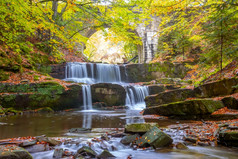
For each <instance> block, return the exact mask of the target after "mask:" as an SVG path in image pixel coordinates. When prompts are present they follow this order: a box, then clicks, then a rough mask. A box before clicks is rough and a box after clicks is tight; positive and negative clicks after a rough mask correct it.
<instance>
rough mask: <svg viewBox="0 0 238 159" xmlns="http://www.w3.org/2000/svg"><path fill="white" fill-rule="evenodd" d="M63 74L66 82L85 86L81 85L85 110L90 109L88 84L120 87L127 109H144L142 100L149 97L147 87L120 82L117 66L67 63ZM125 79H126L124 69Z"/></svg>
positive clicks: (118, 67) (90, 101)
mask: <svg viewBox="0 0 238 159" xmlns="http://www.w3.org/2000/svg"><path fill="white" fill-rule="evenodd" d="M124 67H125V66H124ZM65 74H66V75H65V76H66V79H65V80H66V81H74V82H78V83H85V84H87V85H83V102H84V109H85V110H89V109H92V98H91V88H90V84H95V83H116V84H119V85H122V86H123V87H124V88H125V89H126V106H128V107H129V109H143V108H145V102H144V99H145V97H146V96H148V95H149V91H148V87H147V86H140V85H129V84H127V83H125V82H122V79H121V72H120V66H119V65H112V64H101V63H95V64H93V63H89V64H87V63H78V62H70V63H67V66H66V72H65ZM125 77H126V78H127V72H126V68H125ZM90 99H91V100H90Z"/></svg>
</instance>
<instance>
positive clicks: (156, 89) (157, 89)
mask: <svg viewBox="0 0 238 159" xmlns="http://www.w3.org/2000/svg"><path fill="white" fill-rule="evenodd" d="M148 88H149V94H150V95H151V94H158V93H161V92H164V91H165V90H166V88H165V86H162V85H149V86H148Z"/></svg>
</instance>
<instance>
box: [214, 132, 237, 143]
mask: <svg viewBox="0 0 238 159" xmlns="http://www.w3.org/2000/svg"><path fill="white" fill-rule="evenodd" d="M218 142H219V143H220V144H223V145H226V146H235V147H238V131H237V130H229V129H225V130H222V131H220V133H219V137H218Z"/></svg>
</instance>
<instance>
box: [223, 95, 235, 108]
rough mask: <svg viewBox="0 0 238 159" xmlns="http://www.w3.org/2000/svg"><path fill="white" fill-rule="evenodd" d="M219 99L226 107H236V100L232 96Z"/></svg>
mask: <svg viewBox="0 0 238 159" xmlns="http://www.w3.org/2000/svg"><path fill="white" fill-rule="evenodd" d="M221 101H222V102H223V104H224V105H225V107H227V108H230V109H238V100H237V99H235V98H233V97H225V98H223V99H222V100H221Z"/></svg>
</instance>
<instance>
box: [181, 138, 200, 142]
mask: <svg viewBox="0 0 238 159" xmlns="http://www.w3.org/2000/svg"><path fill="white" fill-rule="evenodd" d="M184 140H185V141H189V142H192V143H196V142H197V140H198V139H197V138H194V137H186V138H185V139H184Z"/></svg>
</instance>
